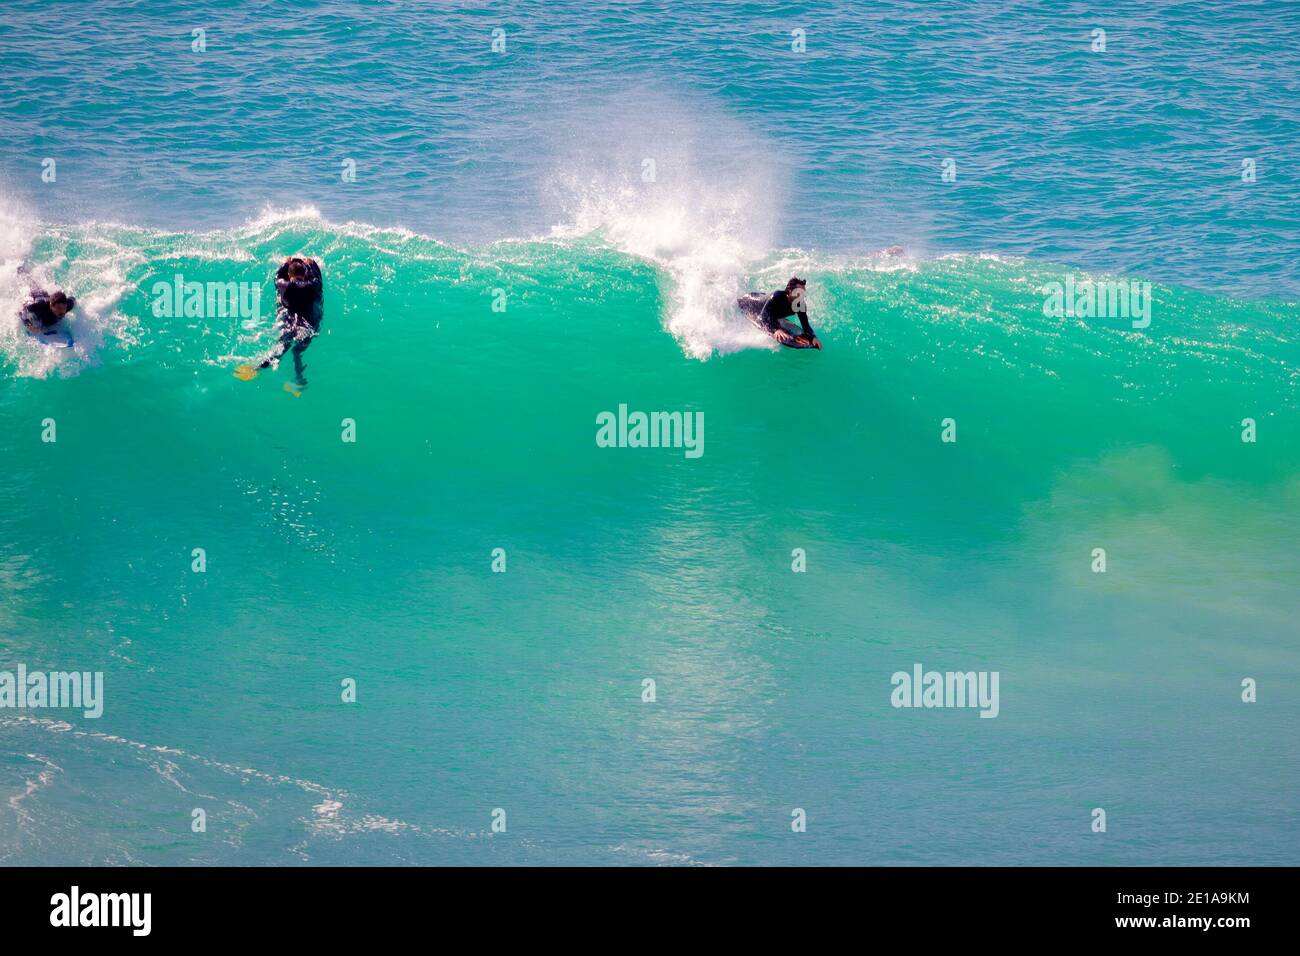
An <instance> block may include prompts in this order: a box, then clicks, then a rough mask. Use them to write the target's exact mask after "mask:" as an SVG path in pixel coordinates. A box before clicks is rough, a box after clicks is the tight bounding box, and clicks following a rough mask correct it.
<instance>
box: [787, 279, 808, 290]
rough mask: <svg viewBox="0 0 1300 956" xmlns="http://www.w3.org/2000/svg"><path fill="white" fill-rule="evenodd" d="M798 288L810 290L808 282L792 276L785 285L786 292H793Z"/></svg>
mask: <svg viewBox="0 0 1300 956" xmlns="http://www.w3.org/2000/svg"><path fill="white" fill-rule="evenodd" d="M796 286H803V287H804V288H805V289H806V288H808V280H807V279H800V278H799V277H798V276H791V277H790V281H789V282H787V283H786V284H785V291H786V292H793V291H794V289H795V287H796Z"/></svg>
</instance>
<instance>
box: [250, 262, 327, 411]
mask: <svg viewBox="0 0 1300 956" xmlns="http://www.w3.org/2000/svg"><path fill="white" fill-rule="evenodd" d="M322 286H323V284H322V278H321V272H320V265H319V263H317V262H316V260H315V259H308V258H304V257H301V256H292V257H290V258H288V259H285V260H284V264H283V265H281V266H280V269H279V271H277V272H276V274H275V290H276V294H277V304H276V310H275V313H276V324H277V325H278V326H279V328H280V340H279V341H278V342H276V343H275V347H274V348H272V349H271V353H270V354H269V355H268V356H267V357H266V358H265V359H263V360H262V363H261V364H260V365H258V366H257V368H253V367H252V366H251V365H241V366H239V368H237V369H235V375H236V376H237V377H239V378H242V379H250V378H252V377H253V376H255V375H256V374H257V372H258V370H259V369H264V368H271V367H272V366H273V365H278V364H279V362H280V358H281V357H282V356H283V355H284V353H285V352H287V351H289V350H290V349H293V371H294V380H293V382H285V384H284V387H285V390H286V391H288V392H292V393H293V394H294V395H299V394H301V393H302V390H303V389H304V388H306V387H307V379H306V378H304V377H303V364H302V353H303V352H305V351H306V350H307V346H308V345H310V344H311V340H312V339H313V338H315V337H316V334H317V333H318V332H320V323H321V315H322V312H323V294H322V292H323V287H322Z"/></svg>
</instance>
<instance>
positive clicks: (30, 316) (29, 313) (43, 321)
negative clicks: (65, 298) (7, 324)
mask: <svg viewBox="0 0 1300 956" xmlns="http://www.w3.org/2000/svg"><path fill="white" fill-rule="evenodd" d="M22 318H23V324H24V325H26V326H27V327H28V328H29V329H34V328H38V327H39V328H40V329H41V330H45V329H52V328H54V327H55V326H56V325H58V324H59V323H60V322H61V321H63V320H62V319H60V318H59V317H58V316H57V315H55V314H54V310H53V309H51V308H50V297H49V296H48V295H46V294H45V293H44V292H40V293H37V294H36V295H34V296H32V301H30V302H28V303H27V304H26V305H25V306H23V312H22Z"/></svg>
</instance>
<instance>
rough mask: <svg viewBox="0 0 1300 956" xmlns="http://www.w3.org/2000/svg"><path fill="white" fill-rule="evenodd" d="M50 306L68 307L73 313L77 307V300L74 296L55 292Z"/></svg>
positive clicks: (51, 297)
mask: <svg viewBox="0 0 1300 956" xmlns="http://www.w3.org/2000/svg"><path fill="white" fill-rule="evenodd" d="M50 305H62V306H66V307H67V309H68V311H69V312H71V311H72V310H73V309H74V308H75V307H76V305H77V300H76V299H75V298H74V297H73V296H70V295H64V294H63V293H62V292H55V293H54V294H53V295H51V296H50Z"/></svg>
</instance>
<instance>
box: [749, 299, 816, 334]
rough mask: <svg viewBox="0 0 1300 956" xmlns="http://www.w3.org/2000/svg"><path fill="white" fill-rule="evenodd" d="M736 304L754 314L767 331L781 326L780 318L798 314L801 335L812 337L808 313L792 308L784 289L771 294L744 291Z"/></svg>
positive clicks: (772, 330)
mask: <svg viewBox="0 0 1300 956" xmlns="http://www.w3.org/2000/svg"><path fill="white" fill-rule="evenodd" d="M736 304H737V305H739V306H740V310H741V311H742V312H745V313H747V314H749V315H753V316H756V317H757V318H758V320H759V321H760V322H761V323H762V325H763V327H764V328H765V329H767V330H768V331H769V332H775V331H776V330H777V329H779V328H781V320H782V319H788V318H790V316H792V315H797V316H799V324H800V325H802V326H803V337H804V338H806V339H811V338H813V337H814V333H813V330H812V326H811V325H809V324H808V313H807V312H806V311H804V312H796V311H795V310H794V307H793V306H792V305H791V304H790V296H789V295H787V294H786V291H785V289H777V290H776V291H775V292H773V293H771V294H768V293H764V292H746V293H745V294H744V295H742V296H741V297H740V298H739V299H737V300H736Z"/></svg>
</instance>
